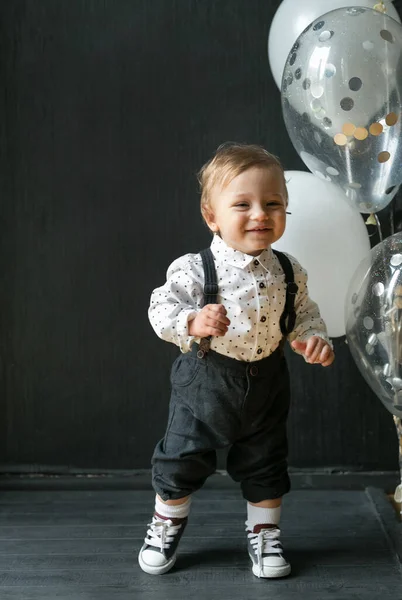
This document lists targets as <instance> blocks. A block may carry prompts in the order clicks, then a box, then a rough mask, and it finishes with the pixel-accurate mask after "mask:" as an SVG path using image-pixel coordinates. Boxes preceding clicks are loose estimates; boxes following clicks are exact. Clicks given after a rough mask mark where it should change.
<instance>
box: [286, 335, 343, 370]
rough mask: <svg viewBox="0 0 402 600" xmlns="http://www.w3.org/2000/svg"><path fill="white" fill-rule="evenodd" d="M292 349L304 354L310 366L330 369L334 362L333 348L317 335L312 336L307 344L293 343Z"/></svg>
mask: <svg viewBox="0 0 402 600" xmlns="http://www.w3.org/2000/svg"><path fill="white" fill-rule="evenodd" d="M291 345H292V348H294V349H295V350H297V351H298V352H300V353H301V354H303V355H304V356H305V358H306V361H307V362H308V363H310V364H316V365H317V364H319V365H322V366H323V367H328V366H329V365H331V364H332V363H333V362H334V358H335V355H334V351H333V350H332V348H331V346H330V345H329V344H328V342H326V341H325V340H323V339H322V338H320V337H319V336H317V335H313V336H311V338H309V339H308V340H307V342H298V341H297V340H295V341H294V342H292V344H291Z"/></svg>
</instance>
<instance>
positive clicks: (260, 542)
mask: <svg viewBox="0 0 402 600" xmlns="http://www.w3.org/2000/svg"><path fill="white" fill-rule="evenodd" d="M280 534H281V531H280V529H279V528H278V527H271V528H269V529H261V531H260V532H259V533H253V532H251V533H248V535H247V537H248V539H249V540H250V544H251V546H252V548H253V550H254V552H255V554H256V555H257V562H258V567H259V575H258V576H259V577H261V575H262V571H263V563H262V559H263V555H264V554H279V555H281V554H282V551H283V548H282V544H281V542H280V541H279V536H280Z"/></svg>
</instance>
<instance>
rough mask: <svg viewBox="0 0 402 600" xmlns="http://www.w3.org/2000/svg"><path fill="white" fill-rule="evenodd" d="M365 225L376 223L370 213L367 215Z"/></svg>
mask: <svg viewBox="0 0 402 600" xmlns="http://www.w3.org/2000/svg"><path fill="white" fill-rule="evenodd" d="M366 225H377V221H376V219H375V216H374V215H373V214H371V215H370V216H369V218H368V219H367V221H366Z"/></svg>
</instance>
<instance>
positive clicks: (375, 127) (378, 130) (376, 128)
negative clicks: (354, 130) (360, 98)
mask: <svg viewBox="0 0 402 600" xmlns="http://www.w3.org/2000/svg"><path fill="white" fill-rule="evenodd" d="M383 131H384V127H383V126H382V125H381V123H373V124H372V125H370V133H371V135H381V134H382V132H383Z"/></svg>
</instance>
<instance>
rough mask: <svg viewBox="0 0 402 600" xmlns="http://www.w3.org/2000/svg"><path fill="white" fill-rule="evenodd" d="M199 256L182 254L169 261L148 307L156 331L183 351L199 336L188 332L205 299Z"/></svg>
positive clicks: (188, 348) (187, 349)
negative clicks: (198, 261)
mask: <svg viewBox="0 0 402 600" xmlns="http://www.w3.org/2000/svg"><path fill="white" fill-rule="evenodd" d="M196 256H197V255H186V256H182V257H181V258H178V259H177V260H175V261H174V262H173V263H172V264H171V265H170V267H169V268H168V270H167V275H166V283H165V284H164V285H163V286H161V287H159V288H156V289H155V290H154V291H153V292H152V295H151V302H150V306H149V310H148V317H149V320H150V323H151V325H152V327H153V329H154V331H155V333H156V334H157V335H158V336H159V337H160V338H161V339H163V340H165V341H166V342H171V343H173V344H176V346H179V348H180V350H181V351H182V352H183V353H184V352H188V351H189V350H190V349H191V346H192V344H193V342H194V341H195V340H197V338H195V337H194V336H190V335H189V333H188V323H189V321H191V320H192V319H194V318H195V317H196V315H197V313H198V312H199V311H200V310H201V304H202V299H203V283H202V281H201V280H200V273H199V269H197V261H195V258H196ZM192 257H193V258H192Z"/></svg>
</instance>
